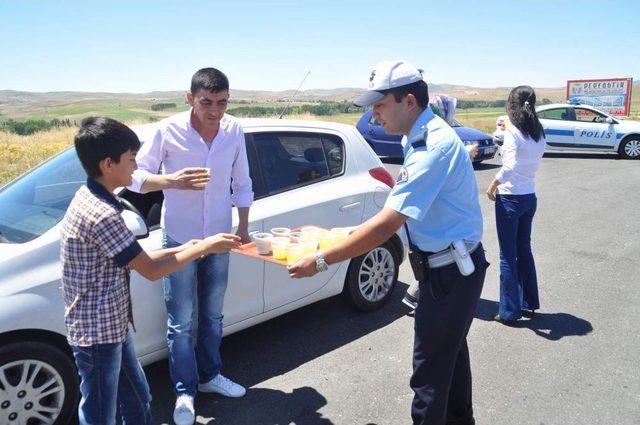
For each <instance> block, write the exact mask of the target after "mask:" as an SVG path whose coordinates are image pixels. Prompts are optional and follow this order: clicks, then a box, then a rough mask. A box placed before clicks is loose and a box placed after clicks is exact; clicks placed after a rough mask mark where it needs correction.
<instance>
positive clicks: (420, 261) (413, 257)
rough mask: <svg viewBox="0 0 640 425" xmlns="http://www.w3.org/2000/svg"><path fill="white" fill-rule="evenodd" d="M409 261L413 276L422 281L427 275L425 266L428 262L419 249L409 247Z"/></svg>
mask: <svg viewBox="0 0 640 425" xmlns="http://www.w3.org/2000/svg"><path fill="white" fill-rule="evenodd" d="M409 263H411V270H413V276H414V277H415V278H416V280H417V281H418V282H424V281H426V280H427V278H428V277H429V273H428V271H427V268H428V267H429V263H428V262H427V258H426V257H425V256H424V255H423V254H422V251H420V250H414V249H413V248H409Z"/></svg>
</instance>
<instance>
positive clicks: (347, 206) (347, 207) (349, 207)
mask: <svg viewBox="0 0 640 425" xmlns="http://www.w3.org/2000/svg"><path fill="white" fill-rule="evenodd" d="M358 205H360V202H353V203H351V204H344V205H342V206H341V207H340V208H338V209H339V210H340V211H341V212H345V211H349V210H352V209H354V208H356V207H357V206H358Z"/></svg>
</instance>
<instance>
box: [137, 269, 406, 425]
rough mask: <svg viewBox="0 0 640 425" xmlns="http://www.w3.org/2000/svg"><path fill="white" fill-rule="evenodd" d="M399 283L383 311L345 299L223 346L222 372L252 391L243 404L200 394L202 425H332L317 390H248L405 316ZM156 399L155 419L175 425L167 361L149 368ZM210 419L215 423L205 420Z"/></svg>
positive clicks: (233, 338)
mask: <svg viewBox="0 0 640 425" xmlns="http://www.w3.org/2000/svg"><path fill="white" fill-rule="evenodd" d="M407 286H408V285H406V284H404V283H401V282H398V285H397V287H396V288H395V291H394V293H393V294H392V296H391V298H390V300H389V302H388V303H387V304H386V305H385V306H383V307H382V308H381V309H380V310H377V311H373V312H370V313H360V312H357V311H354V310H353V309H352V308H351V307H350V306H348V305H347V304H346V303H345V302H344V301H343V300H342V299H341V297H339V296H338V297H333V298H330V299H327V300H323V301H320V302H318V303H315V304H313V305H310V306H307V307H304V308H302V309H300V310H296V311H293V312H291V313H288V314H286V315H284V316H280V317H277V318H275V319H272V320H270V321H267V322H265V323H262V324H260V325H257V326H253V327H251V328H249V329H246V330H244V331H241V332H238V333H235V334H233V335H230V336H228V337H225V338H224V339H223V341H222V359H223V367H222V369H223V370H222V373H223V374H224V375H225V376H228V377H229V378H231V379H233V380H234V381H236V382H238V383H241V384H242V385H244V386H245V387H247V388H248V391H247V395H246V396H245V397H243V398H241V399H231V398H224V397H221V396H218V395H206V394H198V396H197V397H196V413H197V415H199V416H202V417H203V418H205V419H204V421H203V420H202V419H201V420H200V421H199V422H198V423H206V424H225V425H227V424H228V425H235V424H238V425H240V424H242V425H245V424H265V425H266V424H273V425H275V424H283V425H289V424H290V423H294V424H296V425H300V424H321V425H324V424H332V422H331V421H330V420H328V419H326V418H322V417H321V414H320V413H318V409H320V408H321V407H322V406H324V405H325V404H326V399H325V397H324V396H323V395H322V394H320V393H318V392H317V391H316V390H315V389H314V388H310V387H302V388H297V389H294V390H293V392H292V393H286V392H283V391H279V390H272V389H267V388H249V387H252V386H254V385H257V384H259V383H261V382H264V381H266V380H268V379H270V378H273V377H276V376H279V375H282V374H285V373H287V372H289V371H291V370H294V369H296V368H298V367H299V366H301V365H303V364H305V363H307V362H309V361H311V360H313V359H315V358H317V357H321V356H323V355H325V354H326V353H329V352H331V351H333V350H336V349H338V348H340V347H342V346H343V345H346V344H348V343H350V342H352V341H354V340H357V339H358V338H361V337H363V336H365V335H367V334H369V333H371V332H374V331H376V330H378V329H380V328H383V327H385V326H387V325H388V324H390V323H392V322H394V321H396V320H398V319H399V318H401V317H403V316H405V315H406V314H407V312H408V311H409V309H408V308H407V307H406V306H405V305H404V304H402V302H401V300H402V297H403V296H404V293H405V292H406V289H407ZM145 372H146V374H147V377H148V379H149V384H150V386H151V391H152V394H153V397H154V399H153V406H152V409H153V414H154V417H155V419H156V421H157V422H158V423H173V422H172V414H173V404H174V402H175V399H174V395H173V391H171V383H170V380H169V370H168V365H167V361H166V360H163V361H160V362H156V363H154V364H152V365H149V366H148V367H146V368H145ZM207 418H211V419H207Z"/></svg>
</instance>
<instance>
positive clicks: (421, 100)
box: [380, 80, 429, 109]
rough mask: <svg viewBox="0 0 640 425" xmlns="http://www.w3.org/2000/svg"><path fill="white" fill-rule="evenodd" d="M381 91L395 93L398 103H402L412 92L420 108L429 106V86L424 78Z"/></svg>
mask: <svg viewBox="0 0 640 425" xmlns="http://www.w3.org/2000/svg"><path fill="white" fill-rule="evenodd" d="M380 93H384V94H388V93H391V94H393V97H394V99H395V100H396V102H397V103H400V102H401V101H402V99H403V98H404V97H405V96H406V95H408V94H412V95H413V96H414V97H415V98H416V100H417V101H418V105H419V106H420V108H422V109H426V108H427V106H429V86H427V83H426V82H425V81H424V80H420V81H416V82H415V83H411V84H407V85H405V86H400V87H395V88H392V89H388V90H380Z"/></svg>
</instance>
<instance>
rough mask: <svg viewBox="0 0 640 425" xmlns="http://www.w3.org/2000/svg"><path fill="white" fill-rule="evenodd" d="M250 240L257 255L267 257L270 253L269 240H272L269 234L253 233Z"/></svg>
mask: <svg viewBox="0 0 640 425" xmlns="http://www.w3.org/2000/svg"><path fill="white" fill-rule="evenodd" d="M251 238H252V239H253V241H254V242H255V243H256V248H257V250H258V254H261V255H267V254H269V253H270V252H271V239H273V235H272V234H271V233H254V234H252V235H251Z"/></svg>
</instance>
